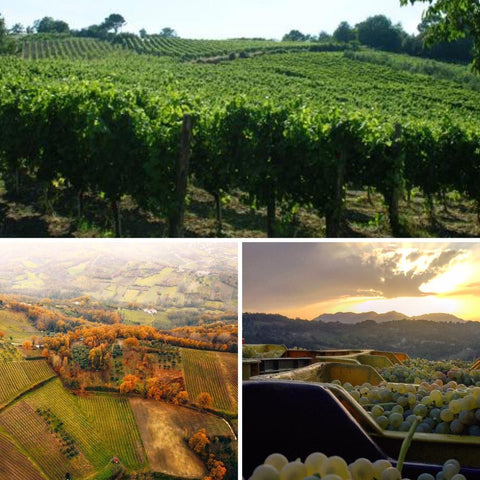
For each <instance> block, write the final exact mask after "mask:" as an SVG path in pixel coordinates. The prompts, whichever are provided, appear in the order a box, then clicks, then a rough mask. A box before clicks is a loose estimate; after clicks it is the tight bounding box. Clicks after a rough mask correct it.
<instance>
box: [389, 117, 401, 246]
mask: <svg viewBox="0 0 480 480" xmlns="http://www.w3.org/2000/svg"><path fill="white" fill-rule="evenodd" d="M401 137H402V126H401V125H400V124H399V123H396V124H395V133H394V138H393V142H394V144H393V145H394V146H393V152H392V154H393V171H392V174H393V178H392V179H391V181H392V183H391V185H390V188H389V190H390V191H389V195H388V198H387V204H388V215H389V219H390V227H391V229H392V233H393V235H394V236H395V237H396V236H401V235H402V231H401V230H402V229H401V225H400V214H399V211H398V202H399V200H400V195H401V185H402V179H401V177H402V165H401V163H402V156H401V151H400V139H401Z"/></svg>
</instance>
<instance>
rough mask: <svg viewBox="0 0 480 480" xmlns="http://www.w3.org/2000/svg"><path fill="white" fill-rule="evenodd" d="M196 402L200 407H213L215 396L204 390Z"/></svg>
mask: <svg viewBox="0 0 480 480" xmlns="http://www.w3.org/2000/svg"><path fill="white" fill-rule="evenodd" d="M195 403H196V404H197V405H198V406H199V407H200V408H203V409H205V408H212V406H213V398H212V396H211V395H210V394H209V393H207V392H202V393H199V394H198V395H197V399H196V401H195Z"/></svg>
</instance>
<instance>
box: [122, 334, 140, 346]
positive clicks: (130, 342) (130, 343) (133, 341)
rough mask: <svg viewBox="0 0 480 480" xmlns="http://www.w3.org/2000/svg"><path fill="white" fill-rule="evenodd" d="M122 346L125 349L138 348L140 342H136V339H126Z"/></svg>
mask: <svg viewBox="0 0 480 480" xmlns="http://www.w3.org/2000/svg"><path fill="white" fill-rule="evenodd" d="M123 346H124V347H125V348H138V347H139V346H140V342H139V341H138V338H135V337H128V338H126V339H125V340H124V341H123Z"/></svg>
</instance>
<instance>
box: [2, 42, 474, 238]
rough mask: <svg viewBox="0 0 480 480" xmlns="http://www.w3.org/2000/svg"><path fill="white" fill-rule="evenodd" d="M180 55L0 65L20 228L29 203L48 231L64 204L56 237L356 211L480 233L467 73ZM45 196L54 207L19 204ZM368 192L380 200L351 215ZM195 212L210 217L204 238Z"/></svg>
mask: <svg viewBox="0 0 480 480" xmlns="http://www.w3.org/2000/svg"><path fill="white" fill-rule="evenodd" d="M139 41H140V40H139ZM152 41H153V40H152ZM176 42H177V43H176V45H177V47H178V45H182V43H181V42H184V45H183V46H182V47H181V48H180V47H178V48H180V50H182V52H185V51H186V49H187V46H186V45H187V44H188V43H189V41H187V40H184V41H180V40H178V41H176ZM191 42H193V43H192V45H194V44H195V42H201V41H191ZM167 43H168V42H167ZM172 45H173V44H172ZM195 45H196V44H195ZM172 48H173V47H172ZM192 48H193V47H192ZM198 48H199V49H203V48H207V47H206V46H205V47H198ZM252 48H255V47H252ZM177 53H178V55H180V51H179V52H177ZM178 55H177V54H175V55H174V56H168V55H165V56H158V57H157V56H155V57H154V56H152V55H132V54H128V52H127V53H125V54H122V53H121V52H120V53H118V54H115V55H110V54H105V55H104V56H103V57H102V58H99V59H96V60H91V61H87V62H84V61H82V62H77V61H75V60H70V59H51V60H48V59H46V60H43V61H41V62H26V61H24V60H22V59H15V58H3V59H1V60H0V65H1V66H2V70H1V74H0V85H1V88H2V98H1V101H0V127H1V128H0V151H2V152H3V155H2V156H3V173H2V176H3V179H4V185H5V190H4V194H3V203H2V208H1V210H0V215H3V217H4V220H3V225H4V229H7V230H8V229H9V228H11V226H12V222H13V223H15V222H14V221H13V219H14V218H18V216H19V215H20V216H22V215H23V217H22V218H24V220H28V221H29V222H31V224H32V228H34V229H35V224H36V225H37V227H39V228H40V225H42V222H51V221H53V220H52V216H54V217H55V218H56V220H55V225H51V224H49V225H48V227H41V228H45V230H44V231H43V233H42V235H52V234H53V235H62V236H63V235H72V234H73V235H82V231H83V234H88V235H97V234H103V235H122V234H126V235H133V236H149V235H150V234H152V235H157V236H165V235H170V236H174V237H175V236H183V235H193V236H194V235H200V236H218V235H224V234H225V233H226V234H229V235H233V236H235V235H237V233H236V231H238V230H239V229H241V231H242V234H243V236H261V235H269V236H278V235H281V236H294V235H298V234H302V235H304V236H305V235H306V236H309V235H311V236H322V235H326V236H329V237H334V236H339V235H342V234H345V233H350V235H351V234H352V230H355V228H356V227H355V222H357V223H359V224H363V225H367V226H368V225H377V226H378V224H383V225H384V228H383V229H380V235H394V236H408V235H415V234H417V236H418V233H419V232H420V233H421V234H422V236H428V235H431V236H440V235H442V232H443V234H444V235H448V236H461V235H469V236H475V235H477V234H478V225H477V226H476V225H475V224H474V223H472V219H474V218H475V216H477V214H478V212H479V211H480V207H479V206H480V193H479V191H478V188H477V185H478V184H479V181H478V180H479V179H478V172H477V169H476V164H477V162H478V155H479V152H478V148H477V145H478V141H479V122H478V118H479V116H478V113H479V109H480V107H479V102H478V95H479V94H478V92H477V91H476V90H475V89H473V88H470V87H469V86H468V84H460V83H459V82H457V81H454V80H442V79H438V78H435V77H434V76H432V75H425V74H420V73H410V72H409V71H406V70H405V71H403V70H399V69H398V66H389V65H388V64H382V63H378V64H375V63H369V62H365V61H363V59H359V60H356V59H355V57H352V56H351V55H347V54H344V53H342V52H332V51H323V52H311V51H304V52H291V53H288V51H286V53H276V54H268V53H266V54H264V55H258V56H257V55H255V56H252V57H251V58H236V59H234V60H232V61H227V62H222V63H220V64H217V65H209V64H202V63H196V62H183V61H181V59H180V58H178ZM60 72H61V73H60ZM187 162H188V165H187ZM185 167H188V168H187V169H185ZM180 170H182V171H185V172H186V173H187V174H188V175H187V176H184V177H182V178H179V176H178V175H177V171H180ZM32 192H36V194H37V195H40V196H39V197H38V200H39V201H38V207H36V208H37V209H38V211H36V212H34V213H32V212H31V211H30V213H26V212H25V209H23V210H22V212H23V213H21V212H19V211H18V208H19V202H24V203H25V204H27V205H28V203H29V202H31V198H32V197H31V196H32ZM353 193H355V195H357V196H358V195H361V198H362V199H365V202H367V203H369V204H370V210H369V211H368V212H367V213H360V212H359V211H357V212H355V213H356V216H351V215H350V214H349V215H350V218H346V207H347V200H349V198H351V197H352V194H353ZM187 195H188V198H186V197H187ZM202 196H203V197H202ZM191 198H193V199H194V200H195V202H192V201H191ZM200 198H203V200H200ZM29 199H30V200H29ZM419 199H420V203H419ZM12 200H14V202H13V204H12ZM235 202H237V203H236V204H235V205H236V207H235V211H236V214H235V215H236V219H235V221H236V222H237V223H238V225H237V226H235V227H234V228H233V229H232V225H231V224H230V223H229V222H232V221H233V219H232V212H231V210H232V205H233V204H234V203H235ZM186 203H188V204H189V205H190V206H191V207H189V205H186ZM242 205H243V207H242ZM195 206H196V208H197V210H196V211H191V210H190V211H189V208H193V207H195ZM414 208H419V209H420V214H422V212H423V216H424V217H425V225H421V226H416V225H415V223H413V220H412V216H417V211H415V210H414ZM2 212H3V213H2ZM414 212H415V213H414ZM448 212H449V213H448ZM462 212H463V216H462ZM53 214H55V215H53ZM305 214H308V215H310V217H311V218H312V220H310V221H308V222H309V224H310V225H311V228H310V229H309V230H308V229H307V232H305V228H303V227H304V225H303V227H302V225H300V226H299V222H301V221H302V222H303V221H304V219H303V217H302V215H303V216H305ZM467 214H468V215H469V216H468V218H466V217H465V215H467ZM26 216H27V217H28V219H27V218H26ZM197 217H201V218H198V223H200V222H201V221H202V220H203V222H204V223H205V224H206V225H208V226H204V228H203V229H201V227H198V230H196V231H197V233H196V234H195V232H194V231H192V227H191V226H190V225H191V223H190V224H189V223H187V222H193V221H196V218H197ZM100 218H103V226H102V225H98V220H99V219H100ZM122 218H123V224H122V222H121V219H122ZM105 219H108V221H106V220H105ZM240 219H242V222H244V223H243V225H242V226H240ZM313 219H315V220H313ZM462 219H463V220H462ZM245 221H248V222H249V224H248V225H247V226H246V225H245ZM347 221H348V223H349V224H348V225H347V226H345V222H347ZM462 221H463V224H462V225H459V224H460V223H461V222H462ZM313 225H314V226H313ZM451 225H453V227H452V226H451ZM95 226H96V228H97V230H96V233H94V232H95ZM92 228H93V230H92ZM98 229H99V230H98ZM14 232H15V230H14V229H13V230H12V234H14ZM49 232H50V233H49ZM228 232H230V233H228ZM362 233H363V234H364V235H365V233H366V230H365V229H364V230H362ZM7 234H8V232H7ZM353 234H354V232H353ZM367 234H368V233H367ZM372 234H373V235H374V236H379V231H378V229H377V231H375V232H372ZM17 235H18V234H17ZM37 236H38V232H37Z"/></svg>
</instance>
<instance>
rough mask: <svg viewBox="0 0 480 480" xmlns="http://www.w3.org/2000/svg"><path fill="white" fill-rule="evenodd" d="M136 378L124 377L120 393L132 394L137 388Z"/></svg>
mask: <svg viewBox="0 0 480 480" xmlns="http://www.w3.org/2000/svg"><path fill="white" fill-rule="evenodd" d="M137 383H138V377H136V376H135V375H125V377H124V378H123V382H122V384H121V385H120V393H124V394H126V393H130V392H134V391H135V389H136V388H137Z"/></svg>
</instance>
